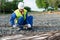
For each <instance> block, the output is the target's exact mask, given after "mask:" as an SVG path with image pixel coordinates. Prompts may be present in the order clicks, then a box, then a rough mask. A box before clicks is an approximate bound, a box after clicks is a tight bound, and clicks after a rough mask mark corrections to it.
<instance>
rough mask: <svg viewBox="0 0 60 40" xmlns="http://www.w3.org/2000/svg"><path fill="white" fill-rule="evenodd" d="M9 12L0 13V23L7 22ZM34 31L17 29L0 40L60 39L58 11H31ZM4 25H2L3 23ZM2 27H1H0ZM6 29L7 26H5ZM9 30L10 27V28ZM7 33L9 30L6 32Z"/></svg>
mask: <svg viewBox="0 0 60 40" xmlns="http://www.w3.org/2000/svg"><path fill="white" fill-rule="evenodd" d="M10 15H11V14H6V15H5V14H3V15H0V25H3V24H8V23H9V18H10ZM29 15H32V16H33V18H34V19H33V26H35V28H34V31H24V30H22V31H19V33H18V32H17V33H16V34H13V35H12V34H10V35H9V36H8V35H7V36H2V37H1V38H0V39H1V40H60V12H52V13H50V12H43V13H42V12H31V13H29ZM3 26H4V25H3ZM0 29H2V28H0ZM7 29H8V28H7ZM10 30H11V29H10ZM8 33H9V32H8Z"/></svg>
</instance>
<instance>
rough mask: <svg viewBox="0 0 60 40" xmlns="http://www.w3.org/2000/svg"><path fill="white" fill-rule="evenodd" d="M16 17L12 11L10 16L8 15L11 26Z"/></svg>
mask: <svg viewBox="0 0 60 40" xmlns="http://www.w3.org/2000/svg"><path fill="white" fill-rule="evenodd" d="M15 18H16V14H15V13H12V14H11V17H10V25H11V26H13V25H14V24H15V22H14V20H15Z"/></svg>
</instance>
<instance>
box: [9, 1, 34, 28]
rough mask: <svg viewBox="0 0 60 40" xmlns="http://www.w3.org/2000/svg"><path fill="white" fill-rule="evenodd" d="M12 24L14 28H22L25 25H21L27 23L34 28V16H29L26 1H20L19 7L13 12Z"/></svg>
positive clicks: (28, 26)
mask: <svg viewBox="0 0 60 40" xmlns="http://www.w3.org/2000/svg"><path fill="white" fill-rule="evenodd" d="M10 25H11V26H12V27H14V28H15V27H18V26H19V27H20V28H21V29H23V27H24V26H21V25H27V28H32V26H33V16H31V15H30V16H28V12H27V10H26V9H24V2H19V3H18V9H17V10H15V11H14V12H13V13H12V14H11V17H10Z"/></svg>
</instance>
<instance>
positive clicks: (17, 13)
mask: <svg viewBox="0 0 60 40" xmlns="http://www.w3.org/2000/svg"><path fill="white" fill-rule="evenodd" d="M26 12H27V10H25V9H24V20H25V19H26ZM14 13H15V14H16V16H17V18H16V20H15V23H17V20H18V18H20V17H21V16H22V14H21V12H19V9H17V10H15V11H14Z"/></svg>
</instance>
